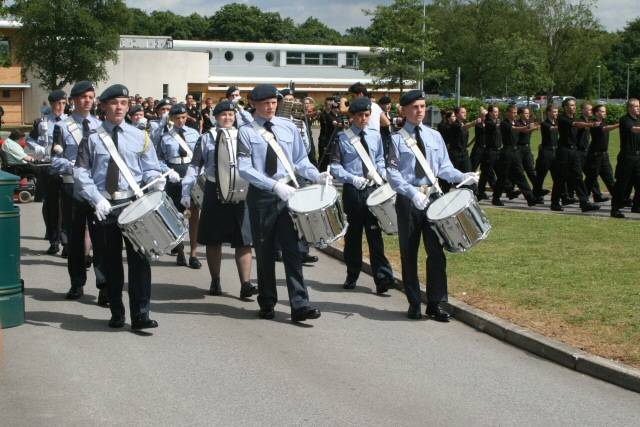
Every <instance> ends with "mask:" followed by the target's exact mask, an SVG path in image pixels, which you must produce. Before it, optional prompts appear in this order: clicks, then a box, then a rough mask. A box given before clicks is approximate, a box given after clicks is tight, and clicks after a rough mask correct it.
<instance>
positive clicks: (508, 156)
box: [493, 147, 533, 202]
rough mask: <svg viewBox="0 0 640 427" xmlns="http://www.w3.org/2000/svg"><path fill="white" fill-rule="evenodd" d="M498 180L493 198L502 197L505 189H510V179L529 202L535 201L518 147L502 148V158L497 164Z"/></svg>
mask: <svg viewBox="0 0 640 427" xmlns="http://www.w3.org/2000/svg"><path fill="white" fill-rule="evenodd" d="M496 171H497V173H498V180H497V181H496V185H495V188H494V192H493V200H498V199H500V196H502V193H503V192H504V191H505V189H510V185H509V179H511V180H512V181H513V184H515V185H517V186H518V188H520V191H522V195H523V196H524V197H525V199H527V201H528V202H531V201H533V193H532V192H531V187H530V186H529V183H528V182H527V178H526V177H525V175H524V169H523V167H522V163H521V162H520V156H519V154H518V150H517V148H516V147H504V148H503V149H502V150H500V158H499V159H498V162H497V165H496Z"/></svg>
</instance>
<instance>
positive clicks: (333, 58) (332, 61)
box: [322, 53, 338, 66]
mask: <svg viewBox="0 0 640 427" xmlns="http://www.w3.org/2000/svg"><path fill="white" fill-rule="evenodd" d="M322 65H334V66H335V65H338V54H337V53H323V54H322Z"/></svg>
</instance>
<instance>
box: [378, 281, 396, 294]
mask: <svg viewBox="0 0 640 427" xmlns="http://www.w3.org/2000/svg"><path fill="white" fill-rule="evenodd" d="M392 287H393V282H382V283H380V284H376V294H378V295H382V294H384V293H385V292H387V291H388V290H389V289H390V288H392Z"/></svg>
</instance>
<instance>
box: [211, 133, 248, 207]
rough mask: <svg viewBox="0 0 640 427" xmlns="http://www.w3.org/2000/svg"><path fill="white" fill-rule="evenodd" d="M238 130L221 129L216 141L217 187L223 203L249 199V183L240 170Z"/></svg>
mask: <svg viewBox="0 0 640 427" xmlns="http://www.w3.org/2000/svg"><path fill="white" fill-rule="evenodd" d="M237 132H238V131H237V130H236V129H221V130H220V133H219V134H218V137H217V141H216V186H217V189H218V198H219V199H220V201H221V202H222V203H239V202H243V201H244V200H245V199H246V198H247V191H248V189H249V183H248V182H247V181H245V180H244V179H243V178H242V177H241V176H240V170H239V169H238V160H237V154H238V142H237V141H238V140H237V135H238V133H237Z"/></svg>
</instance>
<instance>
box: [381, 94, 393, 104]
mask: <svg viewBox="0 0 640 427" xmlns="http://www.w3.org/2000/svg"><path fill="white" fill-rule="evenodd" d="M378 104H380V105H384V104H391V98H389V97H388V96H383V97H382V98H380V99H379V100H378Z"/></svg>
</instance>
